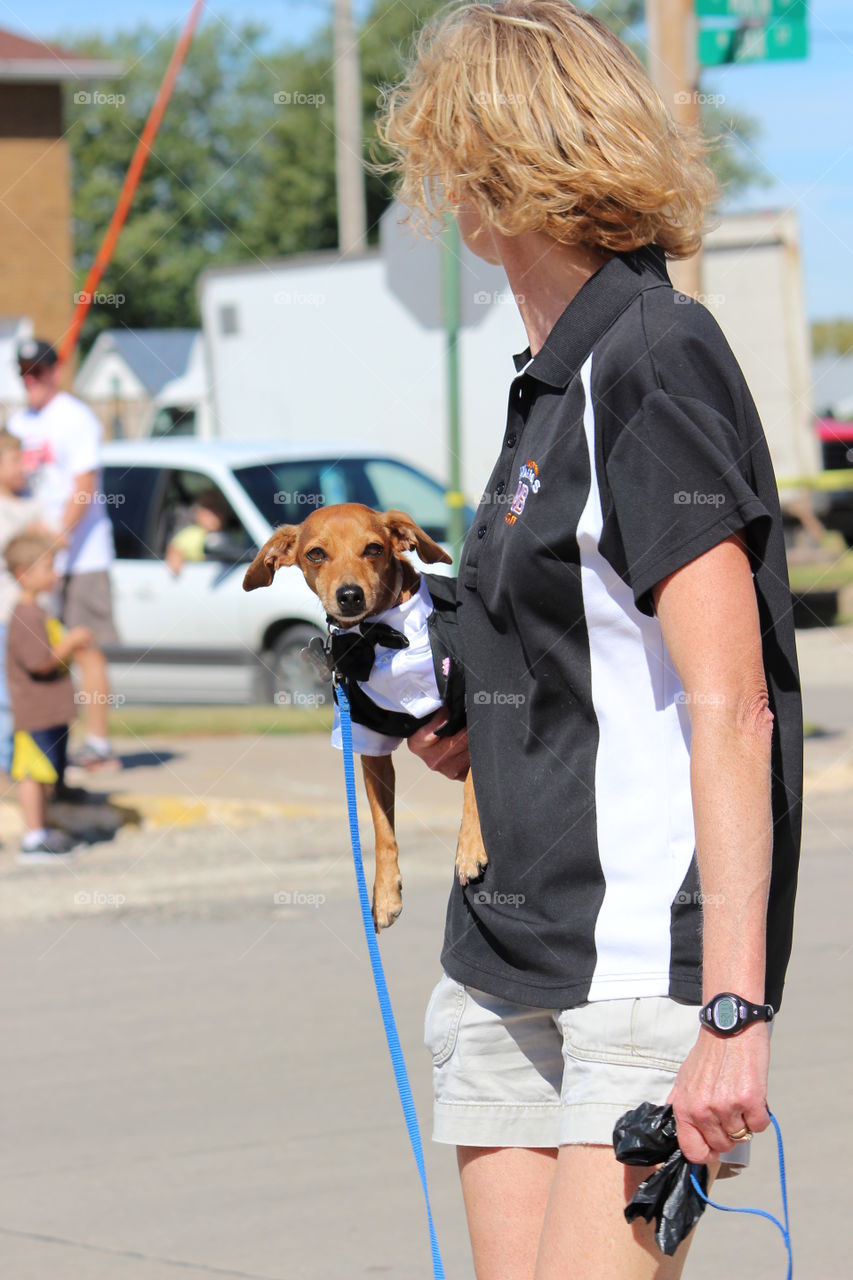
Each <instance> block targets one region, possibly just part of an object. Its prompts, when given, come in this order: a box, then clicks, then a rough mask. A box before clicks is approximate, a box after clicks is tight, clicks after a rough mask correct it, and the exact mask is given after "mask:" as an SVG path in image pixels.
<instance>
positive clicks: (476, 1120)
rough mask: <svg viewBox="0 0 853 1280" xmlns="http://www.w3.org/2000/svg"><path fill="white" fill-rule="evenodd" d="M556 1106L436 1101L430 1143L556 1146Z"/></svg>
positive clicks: (557, 1118)
mask: <svg viewBox="0 0 853 1280" xmlns="http://www.w3.org/2000/svg"><path fill="white" fill-rule="evenodd" d="M559 1130H560V1104H559V1103H558V1102H554V1103H542V1104H540V1105H539V1106H532V1107H514V1106H504V1105H501V1104H500V1103H488V1102H482V1103H455V1102H436V1104H435V1109H434V1111H433V1127H432V1140H433V1142H447V1143H452V1144H453V1145H454V1146H462V1147H554V1148H556V1147H557V1146H559Z"/></svg>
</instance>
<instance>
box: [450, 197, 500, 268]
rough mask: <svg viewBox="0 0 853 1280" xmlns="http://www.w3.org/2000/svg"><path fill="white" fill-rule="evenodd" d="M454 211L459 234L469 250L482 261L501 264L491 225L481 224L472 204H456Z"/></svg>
mask: <svg viewBox="0 0 853 1280" xmlns="http://www.w3.org/2000/svg"><path fill="white" fill-rule="evenodd" d="M454 212H455V215H456V225H457V226H458V227H459V234H460V236H461V237H462V240H463V242H464V243H465V244H466V245H467V246H468V248H469V249H470V250H471V252H472V253H475V254H476V255H477V257H478V258H482V259H483V261H484V262H492V263H494V264H495V266H500V265H502V262H503V259H502V258H501V255H500V252H499V250H498V246H497V242H496V240H495V235H494V232H493V230H492V228H491V227H489V226H486V227H483V226H482V222H481V220H480V215H479V213H478V212H477V210H476V209H475V208H474V207H473V205H470V204H465V203H462V204H458V205H457V206H456V208H455V210H454ZM478 232H479V234H477V233H478Z"/></svg>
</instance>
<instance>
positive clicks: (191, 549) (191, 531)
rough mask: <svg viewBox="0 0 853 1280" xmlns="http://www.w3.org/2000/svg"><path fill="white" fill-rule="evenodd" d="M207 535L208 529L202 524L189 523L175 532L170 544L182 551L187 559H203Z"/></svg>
mask: <svg viewBox="0 0 853 1280" xmlns="http://www.w3.org/2000/svg"><path fill="white" fill-rule="evenodd" d="M206 537H207V531H206V530H205V529H202V527H201V525H200V524H188V525H187V527H186V528H185V529H181V531H180V533H176V534H175V536H174V538H173V539H172V541H171V544H170V545H171V546H173V547H175V548H176V550H178V551H180V553H181V555H182V556H183V557H184V559H185V560H203V559H204V540H205V538H206Z"/></svg>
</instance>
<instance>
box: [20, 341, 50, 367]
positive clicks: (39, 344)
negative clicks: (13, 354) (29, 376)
mask: <svg viewBox="0 0 853 1280" xmlns="http://www.w3.org/2000/svg"><path fill="white" fill-rule="evenodd" d="M58 359H59V356H58V355H57V354H56V352H55V351H54V349H53V347H52V346H51V345H50V343H49V342H45V341H44V339H43V338H25V339H24V341H23V342H21V343H19V345H18V368H19V369H20V371H21V374H22V375H23V374H25V373H41V372H42V371H43V370H45V369H49V368H51V366H52V365H55V364H56V362H57V361H58Z"/></svg>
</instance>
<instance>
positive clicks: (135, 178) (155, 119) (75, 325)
mask: <svg viewBox="0 0 853 1280" xmlns="http://www.w3.org/2000/svg"><path fill="white" fill-rule="evenodd" d="M203 8H204V0H194V4H193V7H192V9H191V10H190V13H189V17H188V18H187V20H186V22H185V24H184V29H183V31H182V32H181V35H180V38H179V40H178V43H177V44H176V45H175V48H174V52H173V53H172V57H171V58H170V60H169V65H168V67H167V68H166V74H165V75H164V77H163V82H162V84H161V85H160V88H159V90H158V91H157V97H156V98H155V99H154V105H153V106H152V108H151V111H150V112H149V114H148V119H147V120H146V121H145V128H144V129H143V130H142V135H141V137H140V139H139V141H138V143H137V144H136V150H135V151H134V153H133V159H132V160H131V162H130V166H129V168H128V170H127V173H126V174H125V178H124V182H123V184H122V188H121V192H120V194H119V198H118V203H117V204H116V207H115V209H114V210H113V216H112V218H110V225H109V226H108V227H107V233H106V235H105V236H104V239H103V241H102V243H101V247H100V249H99V250H98V253H97V256H96V257H95V261H94V262H93V263H92V265H91V267H90V268H89V274H88V275H87V277H86V284H85V285H84V287H83V291H82V294H81V296H80V299H79V301H78V303H77V306H76V307H75V308H74V315H73V316H72V318H71V324H70V326H69V328H68V330H67V332H66V334H65V337H64V338H63V339H62V345H61V346H60V348H59V360H60V363H61V364H64V363H65V362H66V361H67V360H68V358H69V357H70V356H71V354H72V352H73V350H74V348H75V347H76V346H77V339H78V338H79V337H80V330H81V328H82V327H83V321H84V320H85V319H86V313H87V312H88V310H89V307H90V306H91V305H92V296H93V295H94V293H95V291H96V290H97V288H98V285H99V284H100V282H101V277H102V276H103V274H104V272H105V271H106V269H107V267H108V266H109V263H110V259H111V258H112V256H113V250H114V249H115V247H116V242H117V241H118V238H119V235H120V233H121V229H122V227H123V226H124V223H125V219H126V218H127V215H128V213H129V211H130V206H131V203H132V201H133V197H134V195H135V194H136V188H137V186H138V185H139V179H140V178H141V177H142V170H143V169H144V168H145V161H146V160H147V159H148V155H149V152H150V151H151V147H152V145H153V143H154V139H155V138H156V136H157V130H158V129H159V128H160V122H161V120H162V119H163V114H164V112H165V110H166V107H167V105H168V102H169V99H170V97H171V96H172V90H173V88H174V87H175V81H176V80H177V78H178V72H179V71H180V69H181V66H182V65H183V62H184V58H185V57H186V55H187V50H188V49H189V47H190V44H191V43H192V38H193V36H194V34H195V29H196V26H197V25H198V20H199V18H200V17H201V11H202V9H203Z"/></svg>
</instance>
